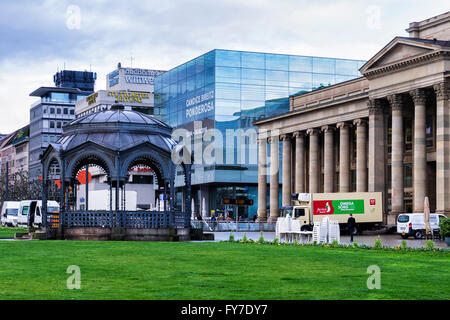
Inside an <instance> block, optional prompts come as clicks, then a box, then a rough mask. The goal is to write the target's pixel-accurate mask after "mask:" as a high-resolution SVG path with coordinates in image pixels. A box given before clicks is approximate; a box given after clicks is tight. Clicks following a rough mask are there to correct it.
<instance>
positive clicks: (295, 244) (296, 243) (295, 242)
mask: <svg viewBox="0 0 450 320" xmlns="http://www.w3.org/2000/svg"><path fill="white" fill-rule="evenodd" d="M294 246H298V240H297V238H295V239H294Z"/></svg>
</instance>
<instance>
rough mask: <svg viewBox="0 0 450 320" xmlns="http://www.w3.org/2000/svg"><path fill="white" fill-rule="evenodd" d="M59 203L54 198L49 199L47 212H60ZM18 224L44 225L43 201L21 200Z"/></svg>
mask: <svg viewBox="0 0 450 320" xmlns="http://www.w3.org/2000/svg"><path fill="white" fill-rule="evenodd" d="M58 213H59V203H58V202H56V201H53V200H48V201H47V214H58ZM18 224H21V225H28V226H37V227H40V226H41V225H42V201H41V200H23V201H21V202H20V209H19V219H18Z"/></svg>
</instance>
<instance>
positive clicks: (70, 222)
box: [61, 210, 191, 229]
mask: <svg viewBox="0 0 450 320" xmlns="http://www.w3.org/2000/svg"><path fill="white" fill-rule="evenodd" d="M62 216H63V219H62V221H63V222H62V223H61V225H62V226H63V227H66V228H72V227H100V228H137V229H144V228H188V227H190V223H191V220H190V213H189V212H177V211H170V212H164V211H108V210H99V211H68V212H64V213H62Z"/></svg>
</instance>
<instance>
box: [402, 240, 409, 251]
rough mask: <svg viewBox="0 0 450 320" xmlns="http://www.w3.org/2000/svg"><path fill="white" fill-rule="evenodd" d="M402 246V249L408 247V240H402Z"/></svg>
mask: <svg viewBox="0 0 450 320" xmlns="http://www.w3.org/2000/svg"><path fill="white" fill-rule="evenodd" d="M401 247H402V249H408V244H407V242H406V240H402V244H401Z"/></svg>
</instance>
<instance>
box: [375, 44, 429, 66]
mask: <svg viewBox="0 0 450 320" xmlns="http://www.w3.org/2000/svg"><path fill="white" fill-rule="evenodd" d="M431 51H433V49H428V48H423V47H417V46H412V45H409V44H403V43H402V44H397V45H396V46H394V47H393V48H391V50H389V51H388V52H386V53H385V54H384V55H382V56H381V57H380V58H379V59H377V61H376V62H375V63H374V64H373V65H372V68H378V67H383V66H387V65H389V64H392V63H395V62H399V61H403V60H407V59H409V58H412V57H417V56H420V55H422V54H426V53H429V52H431Z"/></svg>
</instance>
